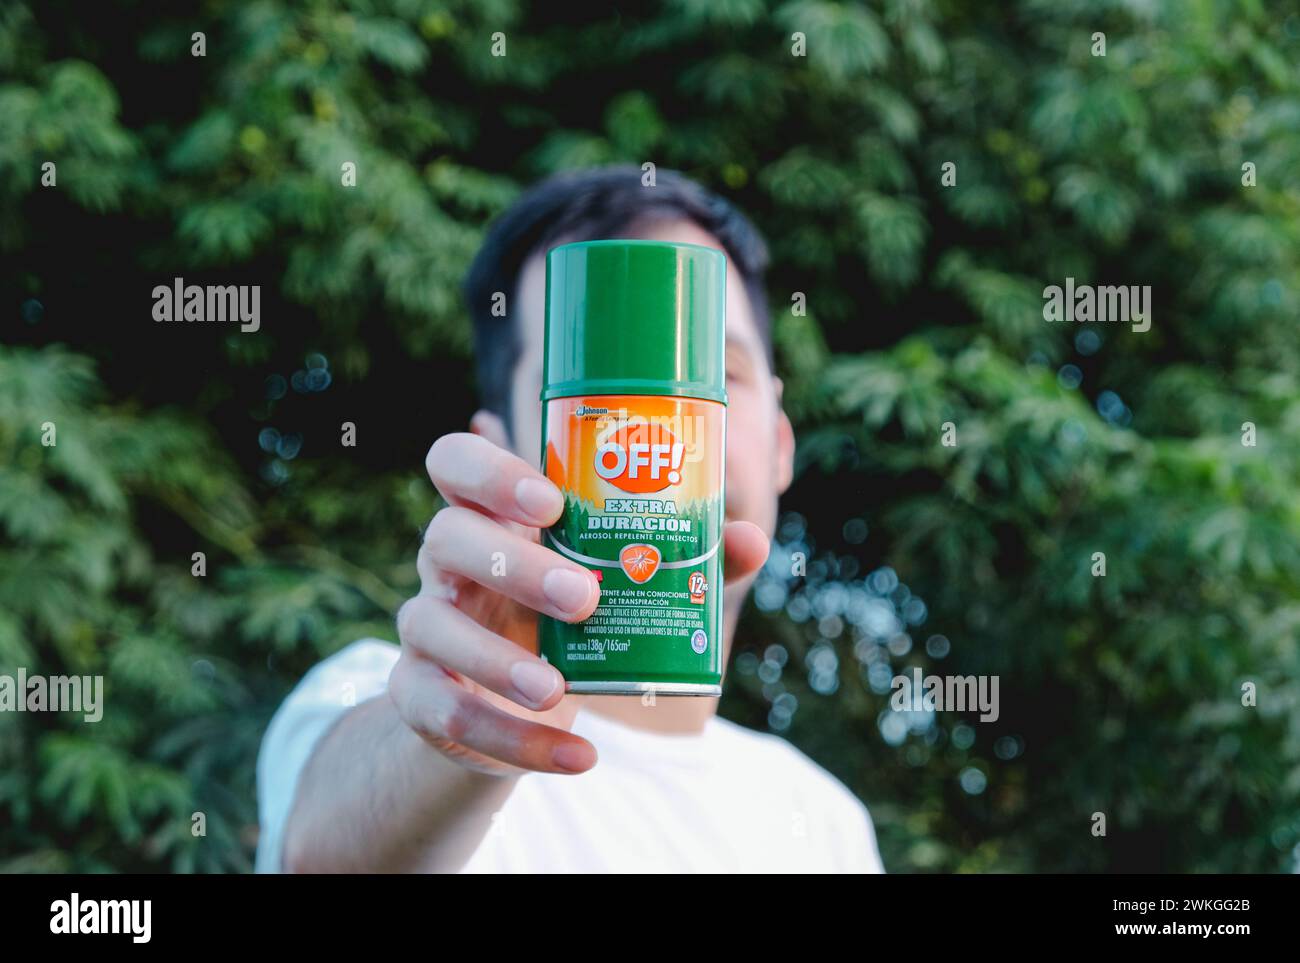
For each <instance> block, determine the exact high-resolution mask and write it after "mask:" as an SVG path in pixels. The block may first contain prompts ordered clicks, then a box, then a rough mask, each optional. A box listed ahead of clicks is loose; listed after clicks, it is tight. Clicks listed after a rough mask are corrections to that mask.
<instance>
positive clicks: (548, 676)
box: [510, 662, 560, 705]
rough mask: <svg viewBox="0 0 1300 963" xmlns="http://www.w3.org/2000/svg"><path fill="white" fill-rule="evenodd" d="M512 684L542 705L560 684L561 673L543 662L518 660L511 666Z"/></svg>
mask: <svg viewBox="0 0 1300 963" xmlns="http://www.w3.org/2000/svg"><path fill="white" fill-rule="evenodd" d="M510 684H511V685H513V686H514V687H515V688H516V689H518V690H519V691H520V693H521V694H522V695H523V696H524V698H525V699H528V700H529V701H530V702H533V703H535V704H537V705H541V704H542V703H543V702H545V701H546V700H547V699H549V698H550V697H551V693H552V692H554V691H555V690H556V689H557V688H558V687H559V685H560V673H558V672H556V671H555V669H553V668H551V667H550V666H549V665H543V664H542V663H541V662H516V663H515V664H514V665H512V666H511V667H510Z"/></svg>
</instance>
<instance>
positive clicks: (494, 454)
mask: <svg viewBox="0 0 1300 963" xmlns="http://www.w3.org/2000/svg"><path fill="white" fill-rule="evenodd" d="M424 464H425V468H427V469H428V472H429V478H430V479H431V480H432V481H433V484H434V486H435V487H436V488H437V489H438V492H439V494H441V495H442V497H443V498H445V499H446V500H447V502H448V503H449V504H451V505H462V506H466V507H470V508H477V509H480V510H482V511H485V512H487V513H489V514H493V515H497V516H499V517H501V518H506V519H509V520H510V521H514V522H518V523H519V524H521V525H527V526H529V527H531V528H545V527H547V526H549V525H552V524H554V523H555V521H556V520H557V519H558V518H559V517H560V512H561V511H562V510H563V508H564V496H563V495H561V494H560V490H559V489H558V488H556V487H555V485H553V484H552V483H551V482H550V480H549V479H547V478H546V477H545V476H544V475H542V474H541V472H539V471H537V470H536V469H535V468H533V467H532V466H531V465H529V464H528V463H527V462H525V461H524V460H523V459H522V458H520V457H519V456H518V455H515V454H513V453H511V452H509V451H506V450H505V449H504V448H501V447H500V446H498V445H494V444H493V443H492V442H490V441H488V440H487V439H486V438H483V437H481V436H479V435H472V434H470V433H469V432H455V433H453V434H450V435H443V436H442V437H441V438H439V439H438V440H437V441H435V442H434V443H433V447H432V448H430V449H429V454H428V455H427V456H426V457H425V460H424Z"/></svg>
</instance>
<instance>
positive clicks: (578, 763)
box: [257, 167, 883, 872]
mask: <svg viewBox="0 0 1300 963" xmlns="http://www.w3.org/2000/svg"><path fill="white" fill-rule="evenodd" d="M605 237H634V238H650V239H657V240H665V241H682V242H688V243H694V244H704V245H708V246H710V247H715V248H719V249H722V250H723V251H724V252H725V253H726V255H727V259H728V267H727V317H726V327H727V349H726V363H727V394H728V400H729V407H728V410H727V453H726V486H727V487H726V518H727V524H726V527H725V529H724V533H723V537H724V543H725V544H724V550H725V557H726V569H727V571H726V576H727V584H726V587H725V589H724V593H723V594H724V626H725V646H726V648H725V652H726V653H727V654H729V653H730V652H731V651H732V646H731V643H732V638H733V636H734V634H735V629H736V623H737V619H738V618H739V615H740V610H741V607H742V605H743V603H744V599H745V595H746V593H747V592H748V590H749V587H750V585H751V583H752V581H753V577H754V574H755V573H756V572H757V570H758V568H759V567H760V566H761V565H762V564H763V561H764V559H765V558H766V556H767V549H768V544H769V539H770V537H771V535H772V532H773V530H774V527H775V522H776V507H777V497H778V496H779V495H780V494H781V493H782V492H783V491H784V490H785V488H786V487H787V486H788V485H789V483H790V479H791V473H792V464H793V456H794V435H793V432H792V430H791V427H790V422H789V420H788V419H787V418H786V416H785V413H784V412H783V411H782V410H781V384H780V381H779V380H778V379H776V378H775V377H774V376H773V374H772V367H771V340H770V334H769V323H768V318H767V311H766V300H765V295H764V292H763V272H764V270H765V268H766V264H767V251H766V247H765V245H764V243H763V241H762V239H761V237H760V236H759V235H758V233H757V232H756V231H755V229H754V228H753V226H752V225H751V224H750V223H749V222H748V221H747V220H746V219H745V218H744V217H743V216H742V215H740V214H739V213H738V212H736V211H735V210H734V209H733V208H731V207H730V206H729V205H728V204H727V203H726V202H725V201H723V200H722V199H721V198H718V197H716V196H713V195H711V194H710V193H708V192H707V191H705V190H703V189H702V188H700V187H699V186H698V185H696V184H694V183H692V182H690V181H687V180H686V179H684V178H682V177H681V176H679V175H675V174H673V173H671V172H661V173H660V174H659V176H658V183H657V185H656V186H654V187H644V186H642V183H641V172H640V170H639V169H636V168H632V167H617V168H607V169H602V170H597V171H587V172H579V173H574V174H565V175H560V176H557V177H553V178H551V179H550V180H548V181H545V182H543V183H542V184H540V185H538V186H536V187H534V188H533V189H532V190H530V191H528V192H527V193H525V194H524V195H523V196H522V197H521V198H520V199H519V200H518V201H517V202H516V203H515V205H514V206H513V207H512V208H511V209H510V210H509V211H508V212H506V213H505V214H504V215H503V216H502V217H501V218H500V219H499V220H498V221H497V222H496V224H495V225H494V226H493V227H492V229H491V230H490V231H489V233H488V237H487V240H486V241H485V243H484V245H483V249H482V250H481V251H480V253H479V255H478V257H477V258H476V260H475V262H474V264H473V266H472V267H471V269H470V273H469V276H468V279H467V282H466V296H467V300H468V303H469V309H470V311H471V314H472V316H473V321H474V331H475V350H476V354H477V361H478V374H479V384H480V388H481V391H482V394H483V404H484V407H483V410H481V411H479V412H478V413H477V414H476V415H475V416H474V418H473V420H472V423H471V425H470V432H469V433H458V434H452V435H447V436H444V437H443V438H440V439H438V440H437V441H436V442H435V443H434V445H433V447H432V448H431V449H430V451H429V455H428V458H427V460H426V467H427V469H428V472H429V476H430V478H431V479H432V481H433V484H434V485H435V486H436V487H437V489H438V492H439V493H440V494H441V495H442V497H443V499H444V501H445V502H446V503H447V506H448V507H446V508H444V509H442V510H441V511H440V512H438V514H437V515H436V516H435V517H434V519H433V521H432V522H431V523H430V525H429V527H428V529H427V531H426V533H425V538H424V544H423V546H422V548H421V550H420V552H419V555H418V558H417V563H416V564H417V567H418V570H419V573H420V583H421V588H420V592H419V594H418V595H416V596H415V597H414V598H412V599H410V600H409V601H407V602H406V603H405V604H404V605H403V606H402V608H401V610H400V612H399V613H398V615H397V629H398V635H399V637H400V639H401V646H400V648H399V647H398V646H395V645H392V644H391V643H387V642H381V641H378V640H370V639H368V640H363V641H360V642H355V643H353V644H352V645H350V646H348V647H347V648H345V649H343V650H342V651H341V652H339V653H337V654H335V655H334V656H332V657H330V658H329V659H326V660H325V661H324V662H322V663H321V664H320V665H318V666H317V667H316V668H314V669H313V670H312V671H311V672H310V673H309V674H308V675H307V676H306V678H304V679H303V681H302V682H301V683H300V684H299V686H298V687H297V688H296V689H295V690H294V691H293V693H292V694H291V695H290V696H289V698H288V699H287V700H286V701H285V703H284V705H283V706H281V708H280V710H279V711H278V712H277V713H276V716H275V718H274V719H273V720H272V722H271V726H270V728H269V729H268V730H267V734H266V737H265V739H264V741H263V745H262V751H261V755H260V757H259V759H258V787H259V797H260V810H261V828H262V835H261V839H260V842H259V845H258V854H257V868H258V870H259V871H263V872H276V871H281V870H285V871H291V872H334V871H343V872H348V871H360V872H367V871H379V872H386V871H399V872H400V871H417V872H458V871H463V872H736V871H738V872H752V871H758V872H764V871H771V872H882V871H883V869H882V867H881V863H880V857H879V854H878V852H877V849H876V840H875V832H874V829H873V827H872V824H871V820H870V817H869V816H868V814H867V811H866V809H865V808H864V807H863V805H862V804H861V803H860V802H859V801H858V800H857V799H856V798H855V797H854V796H853V795H852V794H851V793H850V792H849V791H848V790H847V789H845V788H844V786H843V785H841V784H840V783H839V782H838V781H836V780H835V779H834V778H833V777H832V776H831V775H830V774H829V773H827V772H826V771H825V770H823V769H821V768H820V767H818V766H817V765H815V764H814V763H812V762H811V761H810V760H809V759H808V758H807V757H805V756H804V755H803V754H802V753H800V752H799V751H798V750H796V749H794V748H793V747H792V746H791V745H790V744H789V743H787V742H785V741H784V740H782V739H779V738H777V737H776V736H772V735H766V734H760V733H756V732H752V731H750V730H747V729H744V728H741V727H740V726H737V725H734V724H733V723H730V722H727V721H725V720H723V719H719V718H718V717H717V708H718V706H717V700H716V699H702V698H671V697H660V698H659V699H658V700H657V701H656V702H655V703H654V704H652V705H645V704H643V703H642V701H641V700H640V699H634V698H627V697H620V696H603V697H602V696H573V695H564V685H563V680H562V679H561V678H560V676H559V673H558V672H556V670H555V669H554V668H553V667H551V666H550V665H548V664H547V663H545V662H542V661H541V660H540V659H539V658H538V657H537V656H536V655H535V651H536V631H537V613H539V612H543V613H546V614H548V615H551V616H555V617H558V618H562V619H565V620H567V621H575V622H576V621H580V620H582V619H584V618H587V617H588V616H590V615H591V614H592V612H593V611H594V610H595V607H596V604H597V601H598V598H599V586H598V584H597V583H596V581H595V579H594V577H593V576H592V575H591V573H590V572H588V571H587V570H586V569H584V568H582V567H580V566H578V565H575V564H573V563H571V562H569V561H568V560H567V559H565V558H564V557H563V556H561V555H560V554H558V553H556V552H553V551H551V550H550V549H548V548H544V547H543V546H542V545H541V544H540V540H539V533H540V530H541V529H542V528H545V527H546V526H548V525H549V524H551V523H552V522H554V521H555V520H556V518H557V517H558V516H559V514H560V509H561V504H562V502H561V497H560V493H559V491H558V490H557V489H556V488H555V487H554V486H553V485H552V484H551V483H550V482H549V481H548V480H547V479H546V478H545V477H544V476H543V475H542V474H541V473H540V472H539V471H538V464H539V448H540V433H541V405H540V403H539V401H538V396H539V393H540V390H541V372H542V341H543V311H544V295H545V278H546V269H545V253H546V251H547V250H549V249H550V248H551V247H554V246H556V245H557V244H562V243H566V242H569V241H579V240H589V239H593V238H605ZM496 292H503V293H504V294H505V295H506V298H507V304H508V305H509V308H510V309H509V311H508V312H507V317H504V318H501V317H493V315H492V311H491V305H492V302H493V297H494V294H495V293H496ZM498 300H499V299H498ZM495 552H503V553H505V558H506V560H507V565H506V572H507V573H508V574H507V575H505V576H494V575H493V574H492V571H491V570H492V562H491V559H492V556H493V553H495Z"/></svg>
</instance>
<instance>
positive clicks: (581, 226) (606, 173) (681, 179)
mask: <svg viewBox="0 0 1300 963" xmlns="http://www.w3.org/2000/svg"><path fill="white" fill-rule="evenodd" d="M641 179H642V172H641V169H640V168H638V167H634V166H632V165H630V164H627V165H618V166H612V167H599V168H594V169H589V170H580V171H569V172H566V173H563V174H555V175H553V176H551V177H549V178H547V179H546V180H544V181H541V182H540V183H538V184H536V185H534V186H533V187H531V188H529V189H528V190H527V191H525V192H524V193H523V194H522V195H520V197H519V198H518V199H517V200H516V201H515V202H514V203H513V204H512V205H511V206H510V207H509V209H507V210H506V211H505V212H504V213H503V214H502V215H501V216H500V217H499V218H497V220H496V221H495V222H494V223H493V224H492V226H491V227H490V228H489V229H488V232H487V237H486V238H484V240H483V246H482V247H481V248H480V249H479V252H478V254H477V255H476V256H475V258H474V263H473V264H471V265H470V268H469V271H468V273H467V274H466V275H465V283H464V294H465V301H466V303H467V305H468V307H469V314H470V320H471V321H472V322H473V325H474V356H475V363H476V367H477V371H478V385H479V394H480V400H481V402H482V404H483V406H484V407H485V408H487V409H488V410H489V411H493V412H495V413H496V414H498V415H500V416H501V417H502V418H503V419H504V420H505V422H506V424H507V426H509V423H510V385H511V380H512V375H513V374H514V369H515V364H516V362H517V361H518V360H519V351H520V338H519V331H518V330H517V328H516V325H515V322H514V317H513V312H511V311H509V310H507V311H506V314H505V316H504V317H494V316H493V314H492V298H493V295H494V294H495V293H496V292H498V291H501V292H505V294H506V297H507V298H508V299H509V300H508V302H507V303H511V302H513V300H514V294H515V288H516V284H517V282H518V279H519V272H520V270H521V269H522V268H523V265H524V262H525V261H526V260H527V259H528V257H529V255H531V254H532V253H533V252H534V251H535V250H537V249H538V248H539V247H541V248H545V246H547V245H549V244H550V243H552V242H554V241H555V240H557V239H559V238H561V237H571V238H572V239H573V240H576V241H589V240H597V239H600V238H611V237H620V236H622V232H624V231H625V230H627V229H628V228H629V227H631V226H632V225H633V223H634V222H637V221H640V220H642V219H646V218H649V219H658V218H681V219H683V220H689V221H693V222H695V223H696V224H698V225H699V226H700V227H701V228H703V229H704V230H706V231H708V232H709V233H710V234H712V235H713V236H714V237H716V238H717V239H718V240H719V241H720V242H721V243H722V246H723V247H724V248H725V249H726V252H727V256H728V258H729V259H730V261H731V266H732V269H733V270H738V271H739V272H740V275H741V279H742V281H743V282H744V285H745V291H746V293H747V294H748V295H749V301H750V304H751V305H752V306H753V311H754V321H755V324H756V326H757V328H758V333H759V336H760V337H761V338H762V340H763V343H764V345H765V347H766V348H767V353H768V361H769V363H770V362H771V355H772V339H771V330H770V327H771V325H770V319H769V317H768V309H767V294H766V292H765V291H764V289H763V275H764V272H765V271H766V270H767V265H768V252H767V244H766V243H765V242H764V240H763V236H762V235H761V234H759V232H758V230H757V229H756V228H755V227H754V225H753V224H751V223H750V222H749V219H748V218H746V217H745V216H744V215H743V214H741V213H740V211H738V210H737V209H736V208H735V207H733V206H732V205H731V204H729V203H728V202H727V201H725V200H724V199H723V198H721V197H719V196H717V195H716V194H714V193H712V192H711V191H709V190H707V189H705V188H704V187H701V186H700V185H699V184H696V183H695V182H694V181H691V180H689V179H687V178H686V177H685V176H683V175H682V174H679V173H677V172H676V171H671V170H659V171H657V172H656V176H655V186H654V187H646V186H644V185H643V184H642V183H641Z"/></svg>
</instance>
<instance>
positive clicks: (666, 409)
mask: <svg viewBox="0 0 1300 963" xmlns="http://www.w3.org/2000/svg"><path fill="white" fill-rule="evenodd" d="M542 436H543V439H544V442H543V454H542V462H543V465H542V467H543V471H544V472H545V473H546V477H547V478H549V479H550V480H551V481H552V482H554V483H555V485H556V486H557V487H558V488H559V489H560V491H561V492H563V493H564V514H563V515H562V516H561V517H560V520H559V521H558V522H557V523H556V524H555V525H554V526H553V527H552V528H550V529H549V530H548V531H547V532H546V533H545V536H544V543H545V544H546V545H547V546H548V547H549V548H552V549H554V550H555V551H558V552H560V553H561V554H562V555H564V556H566V557H567V558H569V559H570V560H571V561H574V562H576V563H577V564H579V565H582V566H584V567H585V568H587V569H590V570H591V571H592V572H593V573H595V575H596V578H597V579H598V580H599V582H600V593H601V594H600V604H599V606H598V607H597V608H596V611H595V613H594V614H593V615H592V617H591V618H589V619H587V620H586V621H585V622H580V623H577V624H572V625H571V624H568V623H565V622H559V621H556V620H554V619H550V618H546V617H543V618H542V619H541V620H540V627H539V639H540V646H541V654H542V657H543V658H545V659H546V660H547V661H548V662H550V663H551V664H552V665H554V666H555V667H556V668H557V669H558V670H559V671H560V674H561V675H563V676H564V678H565V680H566V682H568V683H569V684H570V686H571V687H572V688H575V689H577V690H578V691H582V683H618V682H628V683H682V684H696V685H717V684H719V683H720V682H721V680H722V521H723V481H724V479H723V471H724V468H723V466H724V456H725V452H726V407H725V406H724V405H722V404H721V403H719V402H716V401H704V400H699V399H694V398H672V397H660V396H653V395H592V396H585V397H578V398H556V399H552V400H551V401H548V402H546V405H545V411H544V421H543V427H542Z"/></svg>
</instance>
